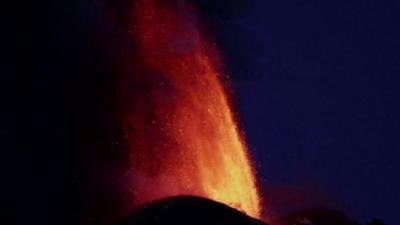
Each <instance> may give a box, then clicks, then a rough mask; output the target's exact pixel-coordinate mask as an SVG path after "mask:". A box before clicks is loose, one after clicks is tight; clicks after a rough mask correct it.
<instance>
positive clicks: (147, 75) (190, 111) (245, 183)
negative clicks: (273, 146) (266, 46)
mask: <svg viewBox="0 0 400 225" xmlns="http://www.w3.org/2000/svg"><path fill="white" fill-rule="evenodd" d="M133 15H134V16H133V18H132V26H131V27H132V34H133V37H134V39H135V41H136V45H137V46H136V48H137V54H138V55H137V59H135V60H136V62H135V63H132V65H131V71H132V74H131V76H132V77H131V78H130V82H128V83H129V85H127V86H126V90H125V91H126V96H127V99H128V103H129V104H128V105H129V107H128V110H127V111H126V112H127V113H126V115H125V120H124V128H125V131H126V137H127V143H128V145H129V149H130V158H131V163H132V164H131V165H132V166H131V168H132V171H133V174H134V178H133V179H134V181H133V184H132V186H133V193H134V200H135V202H137V203H144V202H148V201H151V200H155V199H158V198H162V197H167V196H172V195H180V194H193V195H199V196H203V197H207V198H210V199H213V200H216V201H219V202H222V203H225V204H228V205H230V206H232V207H235V208H237V209H240V210H242V211H244V212H246V213H247V214H249V215H251V216H254V217H259V213H260V209H259V196H258V193H257V188H256V184H255V178H254V176H253V170H252V167H251V166H250V161H249V158H248V156H247V149H246V147H245V145H244V143H243V141H242V140H241V137H240V135H239V133H238V127H237V125H236V123H235V121H234V117H233V115H232V111H231V109H230V106H229V102H228V99H227V97H226V94H225V91H224V87H223V86H222V83H221V82H220V76H221V75H220V72H219V69H218V68H217V65H218V63H217V62H218V54H217V52H216V50H215V49H214V47H213V46H212V45H211V43H210V42H208V40H207V39H206V38H205V36H204V35H203V34H202V33H201V30H200V29H199V26H198V21H197V18H196V16H195V12H194V10H193V8H191V7H190V6H188V5H187V4H184V3H183V1H165V0H164V1H161V0H139V1H136V2H135V4H134V11H133Z"/></svg>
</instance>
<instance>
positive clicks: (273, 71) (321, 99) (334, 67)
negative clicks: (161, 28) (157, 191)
mask: <svg viewBox="0 0 400 225" xmlns="http://www.w3.org/2000/svg"><path fill="white" fill-rule="evenodd" d="M194 1H195V2H197V3H198V4H199V5H200V6H202V7H200V8H202V9H204V10H200V11H201V12H202V14H201V17H200V18H202V19H204V20H207V21H208V22H209V23H207V25H209V26H210V28H211V30H213V31H214V32H213V33H212V34H215V37H216V41H217V44H218V46H219V47H220V49H221V52H222V53H223V55H224V56H225V60H226V67H227V71H228V72H229V74H230V75H231V76H232V83H233V89H234V90H235V97H236V98H234V99H235V100H236V103H237V104H236V106H237V109H238V110H237V111H238V117H239V118H240V122H241V124H242V128H243V130H244V132H245V133H246V138H247V142H248V145H249V146H250V150H251V152H252V154H253V158H254V159H255V161H256V162H257V171H258V177H259V178H260V184H261V191H262V192H263V193H265V194H266V196H265V198H266V199H268V200H269V199H273V198H276V196H278V195H275V194H276V193H279V194H280V195H282V193H283V195H289V196H290V195H292V196H293V198H294V199H296V195H301V196H300V198H302V197H305V198H306V199H311V200H310V201H311V203H312V204H316V205H321V204H322V205H324V204H325V205H327V206H332V205H333V206H335V207H338V209H341V210H344V211H345V212H347V213H349V214H350V215H351V216H354V217H355V218H356V219H359V220H361V221H366V220H370V219H371V218H372V217H378V218H381V219H382V220H383V221H384V222H386V223H387V224H388V225H397V224H400V219H399V218H398V215H397V212H400V209H399V207H398V204H399V202H400V194H399V190H400V181H399V171H400V159H399V156H400V151H399V150H400V141H399V134H400V101H399V97H400V88H399V87H400V52H399V50H400V29H399V21H400V13H399V11H400V3H399V1H393V0H392V1H391V0H386V1H377V0H375V1H372V0H364V1H361V0H360V1H354V0H347V1H322V0H321V1H314V0H313V1H269V0H225V1H223V0H194ZM101 2H102V1H91V0H88V1H85V0H71V1H62V0H59V1H55V0H42V1H31V2H29V1H28V2H26V3H25V4H24V5H23V7H21V5H20V4H15V5H14V4H13V2H12V1H6V2H5V5H4V7H3V9H4V10H3V11H4V16H5V19H4V20H1V22H0V23H1V24H2V25H4V26H2V30H1V31H0V32H1V35H0V49H1V51H0V58H1V59H2V61H1V62H2V65H1V68H2V73H1V75H2V76H0V78H1V82H0V86H1V88H0V92H1V93H0V94H1V96H0V97H1V98H0V100H1V105H2V110H1V112H0V115H1V117H0V119H1V124H2V128H1V137H3V139H4V141H3V146H2V150H4V152H6V154H5V155H3V156H2V159H4V161H5V162H4V163H2V164H1V165H2V167H4V168H3V169H2V172H3V173H4V174H2V180H3V181H4V185H3V186H2V187H3V188H4V189H5V190H4V191H2V194H3V195H4V196H3V195H2V200H4V202H5V205H6V206H7V208H6V210H7V211H6V213H5V214H6V216H7V217H6V218H5V220H7V219H9V218H11V220H15V221H16V224H27V223H32V221H38V223H41V224H55V223H57V224H76V223H77V221H80V222H82V221H84V223H86V222H87V223H89V222H90V221H89V219H90V218H88V216H87V215H89V212H87V211H85V210H87V208H88V207H86V205H85V204H82V200H81V198H83V197H82V196H86V195H87V194H88V193H86V192H84V191H86V190H87V189H86V187H87V186H90V184H88V183H90V181H91V180H90V179H91V178H92V177H93V174H97V173H99V168H106V169H108V167H105V166H104V165H109V164H110V161H111V162H116V163H117V164H118V163H119V162H120V160H121V155H118V152H120V151H118V150H121V149H118V147H116V146H115V145H114V144H110V143H115V142H116V141H118V140H119V139H118V138H120V136H121V135H120V134H119V133H118V127H115V126H116V125H115V124H116V122H115V120H114V119H115V118H114V116H115V115H113V112H111V111H110V108H112V107H113V105H112V104H113V103H112V100H111V99H113V94H112V93H113V90H112V87H111V85H110V84H111V83H112V82H113V79H115V77H114V76H115V74H114V73H115V70H113V69H114V68H112V66H110V65H108V64H112V62H110V61H107V60H109V58H106V59H104V58H103V56H104V55H106V54H105V53H106V52H107V51H106V50H104V48H107V43H108V42H110V43H119V42H118V41H119V40H120V39H121V37H124V35H123V34H124V32H125V31H126V27H124V21H126V19H127V18H128V17H127V15H129V13H130V11H129V9H130V8H129V7H127V6H129V4H130V2H131V1H129V0H128V1H125V0H112V1H104V2H107V3H110V5H107V4H105V5H102V4H100V3H101ZM125 4H127V6H126V5H125ZM111 6H112V7H111ZM123 9H125V10H126V12H125V11H124V10H123ZM102 10H104V11H105V12H107V13H110V12H114V13H115V14H116V15H117V16H115V18H113V19H114V20H115V21H112V22H109V23H110V24H108V25H107V24H106V25H105V24H103V23H100V22H101V21H108V19H109V18H103V16H104V15H105V14H107V13H105V12H104V11H102ZM113 10H114V11H113ZM111 14H112V13H111ZM107 15H108V14H107ZM99 21H100V22H99ZM115 24H117V25H119V26H114V25H115ZM111 25H113V26H111ZM97 26H99V27H101V29H100V30H101V32H99V31H98V30H97V29H98V27H97ZM108 26H109V27H108ZM98 33H101V34H104V33H106V35H104V36H102V37H99V34H98ZM122 39H123V38H122ZM108 44H109V43H108ZM122 46H124V45H123V44H122ZM117 56H118V55H117ZM110 58H113V57H112V56H110ZM117 59H118V57H117ZM110 149H111V150H112V151H110ZM110 152H111V153H112V154H110ZM115 152H117V153H115ZM122 158H123V157H122ZM111 166H113V164H112V163H111ZM106 169H104V170H102V171H105V170H106ZM111 184H112V185H114V183H111ZM103 186H106V185H103V184H102V185H100V186H99V185H97V186H96V188H95V189H96V190H94V189H91V190H90V193H93V192H94V194H93V196H96V198H94V199H95V200H98V202H97V201H93V202H94V204H95V205H100V206H101V205H107V206H109V207H110V209H114V210H118V207H116V206H118V202H112V201H111V200H110V199H112V195H109V194H108V192H107V191H109V190H107V189H106V188H105V189H106V190H98V189H99V187H103ZM296 189H300V190H296ZM82 190H84V191H82ZM282 190H283V191H282ZM102 191H104V192H102ZM105 193H106V194H105ZM268 194H274V195H268ZM91 200H93V199H91ZM279 200H280V199H279V198H278V200H277V202H279ZM110 202H111V203H110ZM289 202H290V199H289ZM331 202H333V203H331ZM106 203H107V204H106ZM284 203H285V202H284ZM77 206H81V207H77ZM307 206H310V205H307ZM289 208H290V207H289ZM8 211H10V212H8ZM100 212H101V214H104V213H105V212H107V211H100ZM60 218H61V219H60ZM88 221H89V222H88Z"/></svg>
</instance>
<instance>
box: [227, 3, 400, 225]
mask: <svg viewBox="0 0 400 225" xmlns="http://www.w3.org/2000/svg"><path fill="white" fill-rule="evenodd" d="M251 2H252V3H253V4H249V5H248V6H249V7H248V8H247V9H246V10H243V11H244V12H239V13H238V14H236V15H235V16H231V17H229V21H230V22H229V23H230V24H234V25H233V26H234V27H235V32H236V33H237V35H238V36H239V37H240V38H239V39H240V40H238V39H236V40H234V41H232V42H233V44H231V45H230V46H228V47H229V48H230V49H231V50H230V51H228V53H227V54H229V55H228V56H227V58H228V59H229V57H230V58H231V59H233V60H231V61H230V62H232V61H235V65H233V66H232V65H231V66H230V67H231V68H233V69H232V71H231V73H232V74H233V76H234V77H235V76H236V77H237V79H236V80H235V88H236V93H237V96H238V108H239V117H240V119H241V122H242V124H243V129H244V131H245V133H246V137H247V142H248V144H249V146H250V148H251V151H252V153H253V155H254V158H255V160H256V161H257V163H258V165H257V169H258V173H259V177H262V178H263V179H266V180H267V183H270V184H272V185H273V186H285V187H287V186H292V187H296V186H304V185H305V186H308V187H310V186H313V185H316V186H318V187H316V189H318V190H319V191H320V192H321V193H320V195H322V196H324V199H326V198H328V199H331V200H332V201H336V202H339V203H338V204H336V205H337V206H338V207H339V209H342V210H345V211H346V212H347V213H349V214H350V215H351V216H354V217H355V218H356V219H359V220H361V221H366V220H369V219H371V218H372V217H378V218H381V219H382V220H383V221H384V222H386V223H387V224H391V225H395V224H400V220H399V218H398V215H397V213H398V212H399V210H400V208H399V207H398V204H399V201H400V194H399V190H400V181H399V178H400V177H399V171H400V159H399V156H400V151H399V150H400V141H399V133H400V101H399V97H400V88H399V87H400V86H399V84H400V82H399V81H400V52H399V50H400V30H399V21H400V14H399V10H400V5H399V2H396V1H290V2H288V1H264V0H257V1H251ZM231 35H233V32H232V33H231ZM225 38H227V39H228V41H229V40H232V39H234V37H232V38H231V39H229V37H228V36H226V37H225ZM235 45H237V48H238V49H240V48H242V49H244V48H247V49H251V51H253V52H254V54H253V56H252V54H251V53H249V52H246V51H245V50H243V51H244V52H245V53H246V54H241V52H240V51H237V52H235V50H232V48H234V47H235ZM243 46H245V47H243ZM235 54H236V55H235ZM249 56H250V57H249ZM228 62H229V60H228ZM249 63H250V64H251V65H250V66H248V65H249ZM241 66H243V67H245V68H246V69H245V70H242V71H241V70H240V69H237V68H240V67H241ZM228 68H229V65H228ZM264 182H265V180H263V181H262V182H261V183H264ZM306 183H307V184H306ZM306 189H307V188H306ZM309 191H310V192H311V193H306V195H307V194H309V195H310V196H312V195H313V193H312V192H313V191H312V188H311V189H310V190H309ZM265 197H266V198H268V196H265ZM315 198H319V197H315ZM321 201H322V199H321ZM323 201H325V200H323ZM316 202H318V200H316Z"/></svg>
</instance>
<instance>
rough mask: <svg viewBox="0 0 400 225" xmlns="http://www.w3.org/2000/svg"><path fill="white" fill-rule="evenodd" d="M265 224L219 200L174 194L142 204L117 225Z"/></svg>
mask: <svg viewBox="0 0 400 225" xmlns="http://www.w3.org/2000/svg"><path fill="white" fill-rule="evenodd" d="M197 224H198V225H200V224H201V225H268V224H266V223H264V222H262V221H260V220H258V219H255V218H252V217H250V216H248V215H246V214H245V213H243V212H241V211H239V210H236V209H234V208H231V207H229V206H227V205H224V204H222V203H219V202H216V201H213V200H210V199H206V198H202V197H197V196H175V197H169V198H165V199H161V200H158V201H155V202H152V203H149V204H146V205H144V206H143V207H141V208H140V209H138V210H136V211H135V212H133V213H132V214H131V215H129V216H128V217H126V218H124V219H123V220H121V221H120V222H119V223H116V225H197Z"/></svg>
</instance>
